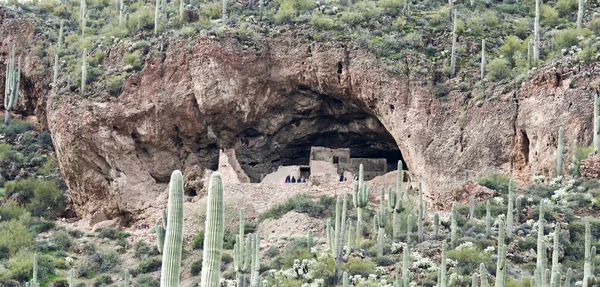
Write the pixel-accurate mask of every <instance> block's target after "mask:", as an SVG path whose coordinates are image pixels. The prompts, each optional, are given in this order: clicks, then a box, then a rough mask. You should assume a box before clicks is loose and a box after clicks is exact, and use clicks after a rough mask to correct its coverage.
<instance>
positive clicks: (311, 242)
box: [306, 229, 313, 253]
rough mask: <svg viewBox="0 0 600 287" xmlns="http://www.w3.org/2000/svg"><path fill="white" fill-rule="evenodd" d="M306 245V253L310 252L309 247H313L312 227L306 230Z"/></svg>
mask: <svg viewBox="0 0 600 287" xmlns="http://www.w3.org/2000/svg"><path fill="white" fill-rule="evenodd" d="M306 247H307V249H308V253H310V249H311V248H312V247H313V231H312V229H311V230H309V231H308V238H307V240H306Z"/></svg>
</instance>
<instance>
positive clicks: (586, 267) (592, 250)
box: [583, 222, 596, 287]
mask: <svg viewBox="0 0 600 287" xmlns="http://www.w3.org/2000/svg"><path fill="white" fill-rule="evenodd" d="M584 249H585V250H584V260H585V261H584V262H583V287H591V286H593V284H595V283H596V278H595V277H594V266H593V263H592V261H593V259H594V256H596V246H592V233H591V231H590V223H589V222H586V223H585V245H584Z"/></svg>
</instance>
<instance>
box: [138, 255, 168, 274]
mask: <svg viewBox="0 0 600 287" xmlns="http://www.w3.org/2000/svg"><path fill="white" fill-rule="evenodd" d="M161 264H162V261H161V260H160V258H156V257H154V258H148V259H144V260H142V261H140V265H139V266H138V273H142V274H144V273H150V272H154V271H156V270H159V269H160V267H161Z"/></svg>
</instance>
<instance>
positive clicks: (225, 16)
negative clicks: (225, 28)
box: [221, 0, 227, 22]
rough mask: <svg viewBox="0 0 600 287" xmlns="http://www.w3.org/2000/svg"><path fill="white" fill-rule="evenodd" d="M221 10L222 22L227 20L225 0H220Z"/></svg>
mask: <svg viewBox="0 0 600 287" xmlns="http://www.w3.org/2000/svg"><path fill="white" fill-rule="evenodd" d="M221 4H222V6H223V7H222V10H223V22H227V0H221Z"/></svg>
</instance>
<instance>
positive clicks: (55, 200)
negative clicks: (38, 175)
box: [29, 180, 66, 219]
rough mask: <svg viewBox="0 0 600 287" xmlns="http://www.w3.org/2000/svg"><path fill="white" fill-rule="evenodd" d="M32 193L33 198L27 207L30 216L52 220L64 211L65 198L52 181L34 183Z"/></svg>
mask: <svg viewBox="0 0 600 287" xmlns="http://www.w3.org/2000/svg"><path fill="white" fill-rule="evenodd" d="M33 192H34V198H33V200H32V203H31V205H30V206H29V207H30V210H31V215H33V216H43V217H45V218H49V219H54V218H56V215H57V214H59V213H61V212H63V211H64V210H65V207H66V198H65V196H64V194H63V191H62V190H60V188H58V185H57V184H56V183H55V182H54V181H46V180H38V181H36V183H35V188H34V190H33Z"/></svg>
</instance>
